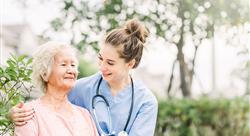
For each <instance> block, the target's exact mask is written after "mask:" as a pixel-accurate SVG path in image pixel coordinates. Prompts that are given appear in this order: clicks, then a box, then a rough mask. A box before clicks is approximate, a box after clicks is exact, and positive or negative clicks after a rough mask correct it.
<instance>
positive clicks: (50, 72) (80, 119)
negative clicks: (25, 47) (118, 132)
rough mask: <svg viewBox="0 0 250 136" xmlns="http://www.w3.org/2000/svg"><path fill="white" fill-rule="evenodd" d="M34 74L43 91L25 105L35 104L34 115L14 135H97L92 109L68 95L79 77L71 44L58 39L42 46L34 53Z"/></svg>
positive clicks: (38, 86) (35, 81) (37, 84)
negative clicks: (78, 104) (83, 106)
mask: <svg viewBox="0 0 250 136" xmlns="http://www.w3.org/2000/svg"><path fill="white" fill-rule="evenodd" d="M32 78H33V82H34V84H35V85H36V87H37V88H38V89H40V90H43V92H44V95H43V96H42V97H40V98H38V99H36V100H34V101H31V102H28V103H26V104H25V105H24V107H28V108H31V107H32V108H33V111H34V112H33V113H32V114H33V116H34V117H33V118H32V119H30V120H28V121H27V122H25V123H26V125H22V126H20V125H19V126H16V127H15V135H17V136H38V135H39V136H95V135H97V131H96V127H95V125H94V122H93V121H92V118H91V115H90V114H89V112H88V111H87V110H85V109H84V108H81V107H78V106H75V105H72V104H71V103H70V102H69V100H68V98H67V94H68V92H69V91H70V90H71V89H72V87H73V86H74V85H75V83H76V78H77V59H76V56H75V51H74V49H73V48H72V47H70V46H69V45H66V44H62V43H57V42H48V43H46V44H44V45H42V46H40V47H39V49H38V50H37V52H35V55H34V60H33V75H32ZM28 108H27V109H28Z"/></svg>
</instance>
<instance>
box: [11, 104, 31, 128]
mask: <svg viewBox="0 0 250 136" xmlns="http://www.w3.org/2000/svg"><path fill="white" fill-rule="evenodd" d="M34 112H35V111H34V109H32V108H29V107H25V106H24V103H23V102H20V103H18V104H17V105H16V106H14V107H12V108H11V109H10V111H9V117H10V119H11V120H12V121H13V123H14V124H15V125H16V126H22V125H25V124H26V123H27V121H28V120H30V119H32V118H33V116H34V115H33V114H34Z"/></svg>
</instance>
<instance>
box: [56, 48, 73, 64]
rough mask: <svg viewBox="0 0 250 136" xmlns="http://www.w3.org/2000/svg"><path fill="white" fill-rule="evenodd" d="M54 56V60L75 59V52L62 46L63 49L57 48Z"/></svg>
mask: <svg viewBox="0 0 250 136" xmlns="http://www.w3.org/2000/svg"><path fill="white" fill-rule="evenodd" d="M54 58H55V61H65V60H71V61H76V56H75V53H74V51H73V50H72V49H70V48H64V49H61V50H59V51H58V52H57V53H56V54H55V56H54Z"/></svg>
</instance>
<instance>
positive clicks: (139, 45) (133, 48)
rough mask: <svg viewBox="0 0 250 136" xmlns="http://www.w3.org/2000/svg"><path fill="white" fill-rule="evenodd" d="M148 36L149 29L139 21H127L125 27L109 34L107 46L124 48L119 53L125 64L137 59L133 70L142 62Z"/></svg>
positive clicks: (106, 40) (106, 41)
mask: <svg viewBox="0 0 250 136" xmlns="http://www.w3.org/2000/svg"><path fill="white" fill-rule="evenodd" d="M148 35H149V31H148V29H147V28H146V27H145V26H144V25H142V24H141V23H140V22H139V21H138V20H137V19H132V20H129V21H127V22H126V24H125V25H124V26H123V27H121V28H118V29H114V30H112V31H111V32H109V33H108V35H107V36H106V38H105V44H106V45H111V46H113V47H122V48H121V50H119V51H118V53H119V54H120V57H121V58H124V59H125V62H129V61H131V60H132V59H135V65H134V67H133V68H136V67H137V66H138V65H139V63H140V61H141V57H142V53H143V47H144V44H145V42H146V38H147V37H148Z"/></svg>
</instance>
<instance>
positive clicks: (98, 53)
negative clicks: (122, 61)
mask: <svg viewBox="0 0 250 136" xmlns="http://www.w3.org/2000/svg"><path fill="white" fill-rule="evenodd" d="M98 54H99V57H102V55H101V54H100V53H98ZM107 60H108V61H111V62H115V60H112V59H107Z"/></svg>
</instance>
